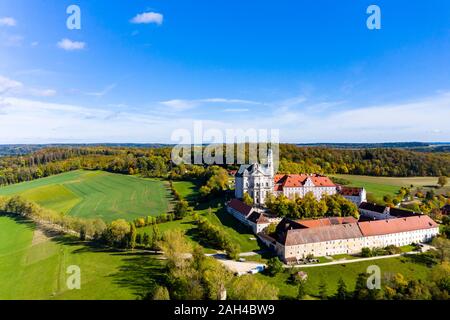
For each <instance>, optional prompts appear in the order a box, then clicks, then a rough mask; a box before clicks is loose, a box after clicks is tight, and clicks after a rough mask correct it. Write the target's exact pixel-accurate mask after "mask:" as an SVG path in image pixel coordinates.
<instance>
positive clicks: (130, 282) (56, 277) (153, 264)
mask: <svg viewBox="0 0 450 320" xmlns="http://www.w3.org/2000/svg"><path fill="white" fill-rule="evenodd" d="M71 265H76V266H79V267H80V269H81V289H80V290H69V289H68V287H67V285H66V281H67V277H68V276H69V275H68V274H67V273H66V271H67V267H68V266H71ZM160 276H162V267H161V262H160V261H159V260H156V259H154V258H153V256H151V255H149V254H142V253H137V252H136V253H133V252H116V251H111V250H108V249H104V248H101V247H95V246H91V245H89V244H86V243H80V242H79V241H77V240H76V239H75V238H71V237H68V236H56V237H52V238H49V237H47V236H45V235H44V234H42V233H41V232H36V229H35V226H34V224H33V223H31V222H29V221H24V220H18V219H17V218H12V217H8V216H0V284H1V285H0V300H6V299H15V300H24V299H32V300H43V299H45V300H47V299H63V300H74V299H75V300H78V299H81V300H101V299H115V300H130V299H132V300H134V299H138V298H140V297H142V296H143V295H144V294H145V293H146V292H147V291H148V289H149V287H150V286H151V285H152V282H153V281H154V280H157V279H158V277H160Z"/></svg>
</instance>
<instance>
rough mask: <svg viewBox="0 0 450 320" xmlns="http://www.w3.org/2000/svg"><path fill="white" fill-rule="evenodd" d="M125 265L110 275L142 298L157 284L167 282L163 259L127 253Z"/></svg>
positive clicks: (120, 284) (116, 281)
mask: <svg viewBox="0 0 450 320" xmlns="http://www.w3.org/2000/svg"><path fill="white" fill-rule="evenodd" d="M127 256H129V258H127V259H124V260H123V261H124V265H122V266H121V267H120V268H119V271H118V272H117V273H115V274H112V275H110V277H111V278H112V280H113V282H114V283H115V284H117V285H119V286H121V287H123V288H129V289H131V290H132V291H133V293H134V294H136V295H137V296H138V297H140V298H141V299H143V298H145V297H147V296H148V295H149V294H150V293H151V292H153V290H154V288H155V287H156V286H157V285H165V283H166V282H167V278H166V269H165V266H164V262H163V261H159V260H156V259H153V258H152V257H151V255H149V254H142V253H138V254H127Z"/></svg>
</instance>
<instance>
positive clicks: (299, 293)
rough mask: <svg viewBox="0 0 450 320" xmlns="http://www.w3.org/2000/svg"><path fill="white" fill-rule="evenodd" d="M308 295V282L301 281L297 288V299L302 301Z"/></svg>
mask: <svg viewBox="0 0 450 320" xmlns="http://www.w3.org/2000/svg"><path fill="white" fill-rule="evenodd" d="M305 295H306V281H305V280H300V281H299V283H298V288H297V299H298V300H302V299H303V298H304V297H305Z"/></svg>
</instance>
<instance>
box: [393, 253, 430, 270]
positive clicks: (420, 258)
mask: <svg viewBox="0 0 450 320" xmlns="http://www.w3.org/2000/svg"><path fill="white" fill-rule="evenodd" d="M401 261H402V262H403V261H409V262H413V263H417V264H423V265H426V266H427V267H432V266H434V265H435V264H436V263H437V262H436V260H435V259H434V257H432V256H431V255H430V254H427V253H420V254H409V255H405V256H403V257H402V260H401Z"/></svg>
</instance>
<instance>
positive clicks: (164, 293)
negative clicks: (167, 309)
mask: <svg viewBox="0 0 450 320" xmlns="http://www.w3.org/2000/svg"><path fill="white" fill-rule="evenodd" d="M153 300H170V294H169V290H167V288H166V287H163V286H158V287H157V288H156V290H155V293H154V294H153Z"/></svg>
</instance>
